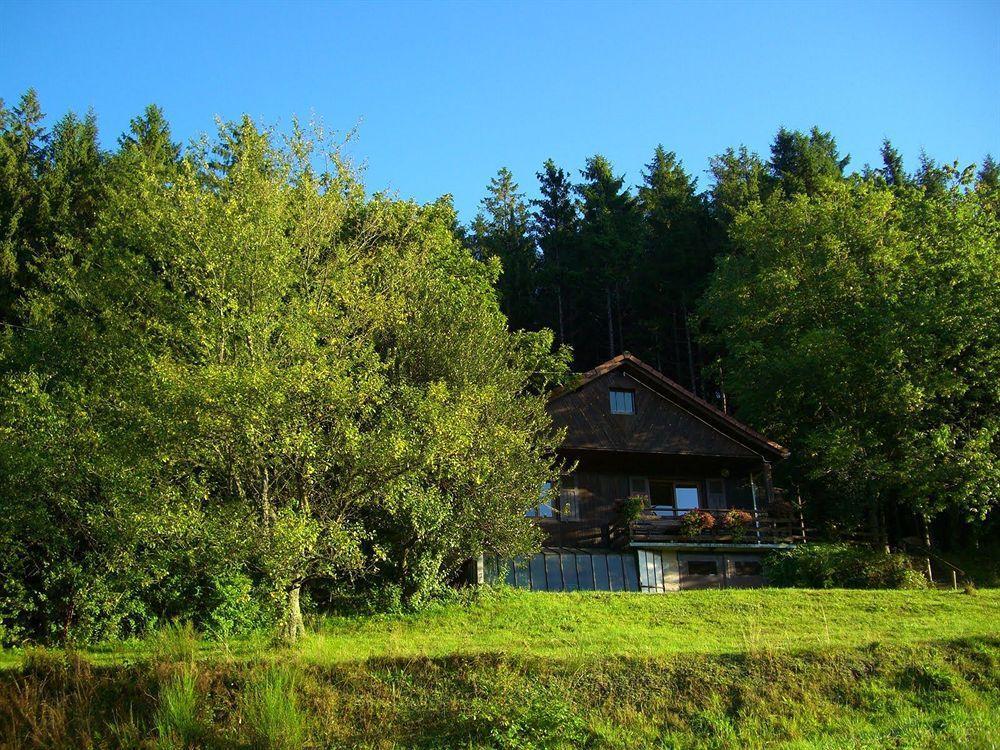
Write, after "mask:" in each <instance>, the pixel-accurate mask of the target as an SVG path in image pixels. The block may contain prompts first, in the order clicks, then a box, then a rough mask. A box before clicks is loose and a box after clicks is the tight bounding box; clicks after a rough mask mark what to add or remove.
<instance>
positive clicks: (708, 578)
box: [487, 353, 805, 591]
mask: <svg viewBox="0 0 1000 750" xmlns="http://www.w3.org/2000/svg"><path fill="white" fill-rule="evenodd" d="M549 412H550V414H551V415H552V420H553V422H554V424H555V426H556V427H559V428H564V429H565V431H566V436H565V439H564V442H563V444H562V447H561V455H562V457H563V458H564V459H565V460H566V462H567V466H569V467H570V468H571V470H570V472H569V473H568V474H567V475H566V476H564V477H562V478H561V480H560V485H561V487H560V489H559V491H558V496H556V492H555V490H553V489H551V488H549V487H546V488H544V489H543V492H542V494H541V497H540V503H539V505H538V507H537V508H534V509H532V510H531V511H529V515H531V516H534V517H535V518H536V519H537V523H538V524H539V525H540V526H541V527H542V529H543V530H544V532H545V536H546V541H545V548H544V550H543V552H542V554H540V555H536V556H535V558H534V559H532V560H525V561H515V562H513V563H506V564H503V563H496V562H494V563H492V567H491V565H490V564H487V568H488V570H487V577H488V578H489V577H501V578H506V579H508V580H509V582H511V583H512V584H515V585H521V586H528V587H531V588H544V589H547V590H553V589H556V590H561V589H575V588H581V589H594V588H596V589H610V590H643V591H670V590H677V589H684V588H703V587H722V586H754V585H762V584H763V582H764V581H763V577H762V571H761V563H760V561H761V557H762V555H763V553H764V552H766V551H768V550H771V549H779V548H784V547H787V546H789V545H792V544H795V543H798V542H801V541H804V538H805V530H804V528H803V527H802V523H801V516H800V515H799V514H798V513H797V510H796V509H795V508H794V507H793V506H792V505H791V504H789V503H787V502H785V501H783V500H781V499H780V498H776V495H775V490H774V487H773V485H772V481H771V466H772V464H773V463H774V462H776V461H780V460H782V459H784V458H786V457H787V456H788V451H787V450H786V449H785V448H783V447H782V446H780V445H778V444H777V443H775V442H773V441H771V440H768V439H767V438H766V437H765V436H763V435H761V434H760V433H758V432H755V431H754V430H752V429H750V428H749V427H747V426H746V425H744V424H742V423H741V422H739V421H738V420H736V419H734V418H733V417H731V416H729V415H728V414H725V413H724V412H722V411H720V410H719V409H717V408H715V407H714V406H712V405H711V404H709V403H707V402H706V401H703V400H702V399H700V398H698V397H697V396H695V395H694V394H692V393H691V392H690V391H688V390H686V389H685V388H682V387H681V386H680V385H678V384H677V383H675V382H674V381H672V380H670V379H669V378H667V377H666V376H664V375H663V374H662V373H660V372H658V371H657V370H655V369H654V368H652V367H650V366H649V365H647V364H645V363H644V362H642V361H641V360H639V359H638V358H637V357H634V356H632V355H631V354H628V353H626V354H623V355H621V356H618V357H615V358H614V359H612V360H610V361H608V362H605V363H604V364H602V365H600V366H599V367H596V368H595V369H593V370H591V371H590V372H588V373H586V374H584V375H582V376H581V377H580V378H579V379H578V380H576V381H575V382H574V383H572V384H570V385H569V386H567V387H565V388H562V389H560V390H558V391H556V392H554V393H553V394H552V395H551V397H550V401H549ZM629 498H632V499H631V500H629ZM640 498H641V500H640ZM689 515H691V518H687V516H689Z"/></svg>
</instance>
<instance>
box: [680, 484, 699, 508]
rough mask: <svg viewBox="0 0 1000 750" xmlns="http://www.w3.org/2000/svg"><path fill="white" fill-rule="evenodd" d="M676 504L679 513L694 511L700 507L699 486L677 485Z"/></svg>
mask: <svg viewBox="0 0 1000 750" xmlns="http://www.w3.org/2000/svg"><path fill="white" fill-rule="evenodd" d="M674 503H675V505H676V506H677V513H678V515H679V514H680V512H681V511H685V510H694V509H695V508H697V507H698V485H696V484H675V485H674Z"/></svg>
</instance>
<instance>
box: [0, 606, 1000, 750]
mask: <svg viewBox="0 0 1000 750" xmlns="http://www.w3.org/2000/svg"><path fill="white" fill-rule="evenodd" d="M998 622H1000V591H997V590H990V589H987V590H981V591H978V592H974V594H972V595H969V594H965V593H962V592H952V591H844V590H831V591H811V590H778V589H761V590H754V591H698V592H684V593H682V594H677V595H663V596H649V595H641V594H602V593H574V594H545V593H527V592H514V591H509V590H503V589H500V590H488V589H487V590H483V591H480V592H475V593H470V594H468V595H467V596H465V597H463V598H460V599H457V600H455V601H452V602H449V603H445V604H440V605H437V606H434V607H431V608H429V609H427V610H424V611H422V612H420V613H418V614H409V615H381V616H360V615H359V616H354V617H347V616H345V617H324V618H319V619H315V620H314V621H313V622H311V623H310V632H309V633H308V635H307V636H306V638H305V639H303V641H302V642H301V643H299V644H297V645H295V646H293V647H289V646H278V645H275V644H273V642H272V641H271V640H270V638H269V636H268V635H267V634H259V635H258V636H256V637H252V638H242V639H228V640H227V639H220V638H215V639H212V638H206V637H204V636H200V635H199V634H197V633H195V632H194V631H193V629H191V628H190V627H187V626H183V625H174V626H171V627H168V628H164V629H163V630H162V631H160V632H158V633H156V634H153V635H151V636H150V637H149V638H146V639H143V640H136V641H127V642H121V643H109V644H103V645H101V646H99V647H95V648H92V649H88V650H81V651H72V652H68V651H62V650H47V649H27V650H10V651H6V652H4V653H3V662H2V666H3V669H2V671H0V746H2V747H5V748H8V747H9V748H42V747H45V748H71V747H72V748H76V747H148V748H194V747H199V748H200V747H204V748H293V747H294V748H298V747H317V748H319V747H322V748H341V747H345V748H346V747H363V748H396V747H399V748H403V747H424V748H439V747H454V748H576V747H586V748H636V747H639V748H744V747H749V748H754V747H756V748H765V747H766V748H773V747H781V748H835V747H836V748H842V747H855V748H882V747H886V748H888V747H893V748H899V747H906V748H950V747H973V748H976V747H981V748H991V747H996V746H997V740H996V739H995V735H996V731H995V727H996V726H997V725H998V724H1000V697H998V696H1000V626H998Z"/></svg>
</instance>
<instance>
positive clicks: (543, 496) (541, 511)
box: [524, 482, 555, 518]
mask: <svg viewBox="0 0 1000 750" xmlns="http://www.w3.org/2000/svg"><path fill="white" fill-rule="evenodd" d="M551 492H552V482H543V483H542V488H541V490H540V491H539V493H538V505H533V506H531V507H530V508H528V510H527V512H526V513H525V514H524V515H526V516H527V517H528V518H552V516H554V515H555V511H553V509H552V499H551V498H550V497H549V495H550V494H551Z"/></svg>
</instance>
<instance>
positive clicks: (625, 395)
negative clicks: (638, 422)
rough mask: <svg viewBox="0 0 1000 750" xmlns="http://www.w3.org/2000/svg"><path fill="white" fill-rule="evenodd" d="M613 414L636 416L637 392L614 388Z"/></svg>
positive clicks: (612, 395)
mask: <svg viewBox="0 0 1000 750" xmlns="http://www.w3.org/2000/svg"><path fill="white" fill-rule="evenodd" d="M611 413H612V414H635V391H627V390H625V389H623V388H612V389H611Z"/></svg>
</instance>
